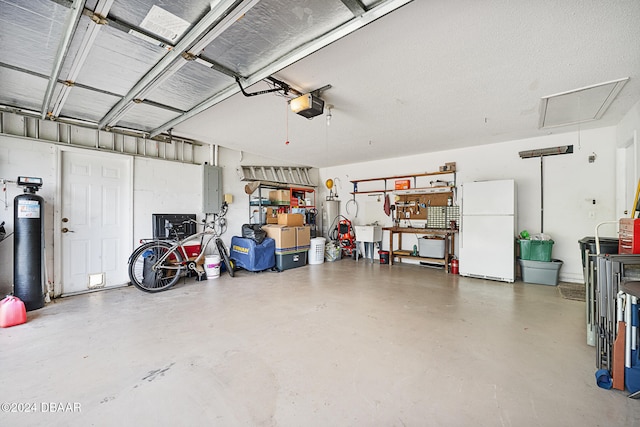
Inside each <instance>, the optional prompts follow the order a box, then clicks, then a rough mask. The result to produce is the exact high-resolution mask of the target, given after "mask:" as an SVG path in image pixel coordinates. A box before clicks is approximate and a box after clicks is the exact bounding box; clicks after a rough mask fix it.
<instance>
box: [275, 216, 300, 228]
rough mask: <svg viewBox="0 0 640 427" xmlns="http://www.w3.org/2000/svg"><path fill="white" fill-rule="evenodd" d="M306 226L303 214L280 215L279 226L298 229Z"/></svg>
mask: <svg viewBox="0 0 640 427" xmlns="http://www.w3.org/2000/svg"><path fill="white" fill-rule="evenodd" d="M303 224H304V215H302V214H298V213H295V214H278V225H288V226H290V227H298V226H301V225H303Z"/></svg>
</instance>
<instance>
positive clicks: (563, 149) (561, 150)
mask: <svg viewBox="0 0 640 427" xmlns="http://www.w3.org/2000/svg"><path fill="white" fill-rule="evenodd" d="M571 153H573V145H560V146H558V147H549V148H539V149H537V150H526V151H520V152H519V153H518V154H519V155H520V158H521V159H529V158H532V157H544V156H557V155H559V154H571Z"/></svg>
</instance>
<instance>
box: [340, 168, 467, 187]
mask: <svg viewBox="0 0 640 427" xmlns="http://www.w3.org/2000/svg"><path fill="white" fill-rule="evenodd" d="M454 173H456V171H443V172H440V171H438V172H424V173H413V174H410V175H394V176H384V177H380V178H365V179H354V180H353V181H351V183H353V184H355V183H357V182H370V181H385V180H388V179H402V178H417V177H420V176H431V175H450V174H454ZM387 191H390V190H387Z"/></svg>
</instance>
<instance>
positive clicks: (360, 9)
mask: <svg viewBox="0 0 640 427" xmlns="http://www.w3.org/2000/svg"><path fill="white" fill-rule="evenodd" d="M342 3H344V5H345V6H347V7H348V8H349V10H350V11H351V13H353V16H360V15H362V14H364V13H365V12H366V11H367V9H365V7H364V5H363V4H362V3H361V2H360V0H342Z"/></svg>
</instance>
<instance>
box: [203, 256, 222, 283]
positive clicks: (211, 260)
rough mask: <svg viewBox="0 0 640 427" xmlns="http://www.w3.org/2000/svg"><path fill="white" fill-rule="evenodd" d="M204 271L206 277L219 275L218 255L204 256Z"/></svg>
mask: <svg viewBox="0 0 640 427" xmlns="http://www.w3.org/2000/svg"><path fill="white" fill-rule="evenodd" d="M204 271H205V273H207V279H217V278H218V277H220V255H207V256H206V257H204Z"/></svg>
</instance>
